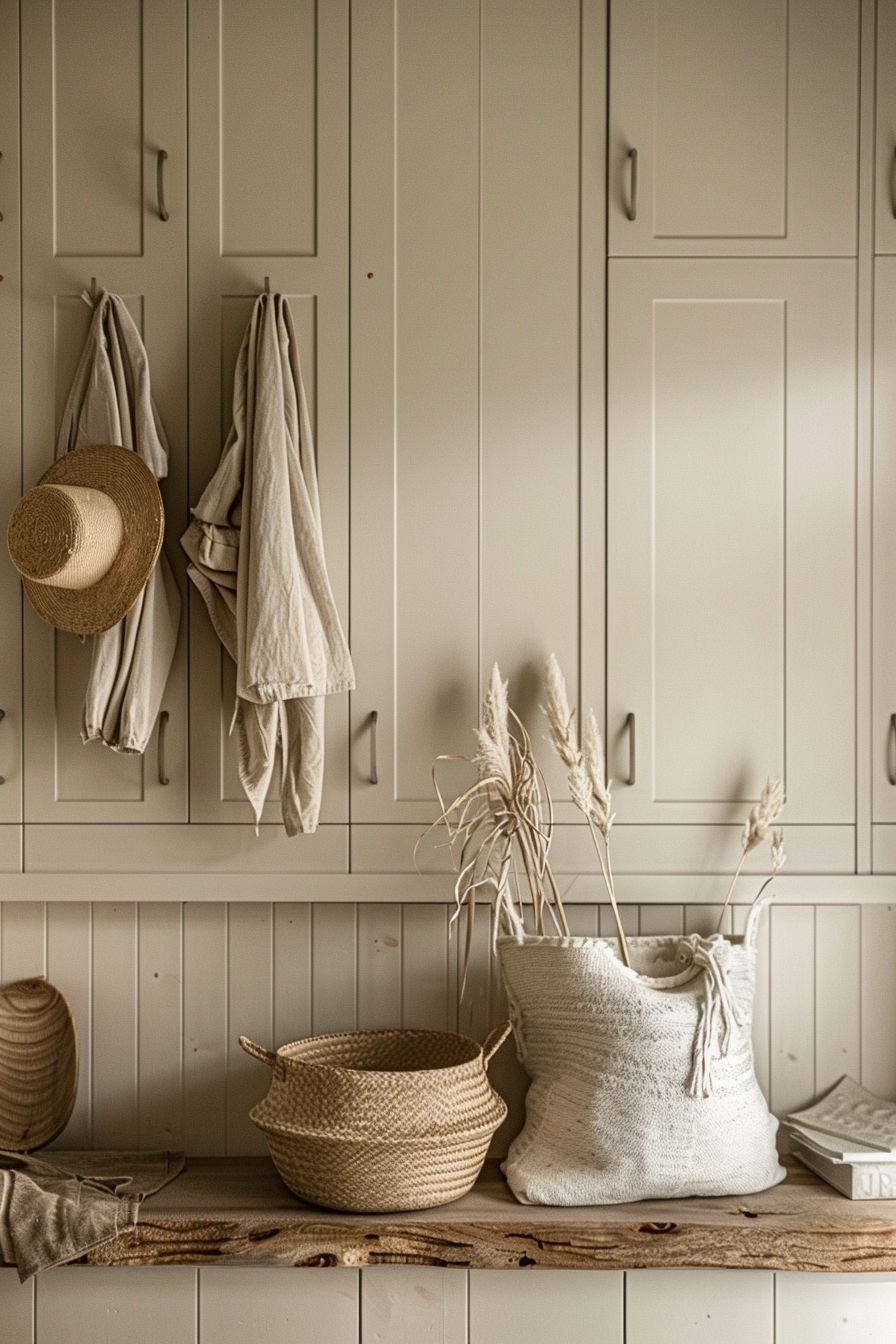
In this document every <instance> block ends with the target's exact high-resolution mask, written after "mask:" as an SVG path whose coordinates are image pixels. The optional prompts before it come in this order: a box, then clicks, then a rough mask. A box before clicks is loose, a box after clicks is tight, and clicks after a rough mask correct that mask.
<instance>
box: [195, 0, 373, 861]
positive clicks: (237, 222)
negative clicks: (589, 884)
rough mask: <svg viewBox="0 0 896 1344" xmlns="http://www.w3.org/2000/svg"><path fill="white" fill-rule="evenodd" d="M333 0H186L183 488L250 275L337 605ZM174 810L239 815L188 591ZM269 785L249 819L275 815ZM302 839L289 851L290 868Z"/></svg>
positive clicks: (343, 98) (340, 392) (337, 775)
mask: <svg viewBox="0 0 896 1344" xmlns="http://www.w3.org/2000/svg"><path fill="white" fill-rule="evenodd" d="M348 39H349V32H348V4H347V0H327V3H326V4H320V5H317V4H315V3H314V0H272V2H271V3H268V4H265V5H246V4H243V3H239V0H227V2H225V3H223V4H218V3H216V2H215V0H194V3H191V5H190V69H189V83H190V201H191V209H190V244H189V246H190V444H191V448H190V499H191V501H195V500H196V499H198V497H199V495H200V494H201V493H202V490H203V488H204V487H205V484H206V482H207V481H208V480H209V478H210V477H211V476H212V474H213V473H214V471H215V469H216V467H217V465H218V460H219V458H220V455H221V448H222V446H223V443H224V439H225V437H226V435H227V432H228V430H229V428H230V423H231V418H232V415H231V407H232V396H233V369H234V365H235V363H236V356H237V352H238V350H239V345H240V341H241V339H242V336H243V332H244V330H245V327H246V324H247V322H248V320H249V317H250V314H251V311H252V304H253V300H254V298H255V296H256V295H257V294H258V292H259V291H260V290H262V289H263V288H264V284H265V278H266V277H268V278H269V280H270V287H271V290H272V291H275V292H280V293H284V294H286V295H287V296H288V298H289V302H290V306H291V308H292V311H293V315H294V317H295V320H296V327H297V334H298V340H299V345H300V357H301V362H302V368H303V373H304V377H305V384H306V387H307V389H308V394H309V402H310V405H311V414H312V421H313V426H314V430H315V435H316V448H317V461H318V472H319V478H320V492H321V507H322V512H323V519H324V536H325V539H326V549H327V561H328V566H329V573H330V578H331V581H332V584H333V589H334V593H335V596H336V602H337V606H338V608H339V610H340V613H341V614H342V615H343V617H344V618H345V619H347V615H348V110H349V85H348V79H349V60H348V50H349V48H348ZM190 606H191V622H190V631H191V641H190V678H191V679H190V685H191V699H190V733H191V764H190V816H191V820H192V821H198V822H242V823H246V822H249V821H251V820H252V812H251V809H250V807H249V805H248V803H247V802H246V799H245V796H244V794H243V790H242V787H241V785H240V782H239V778H238V775H237V769H236V744H235V741H234V739H233V738H231V737H230V735H229V730H230V725H231V721H232V718H233V709H234V684H235V678H234V668H233V664H232V662H231V660H230V658H229V657H228V656H227V655H226V654H225V653H224V651H223V649H222V647H221V645H220V642H219V641H218V638H217V636H216V635H215V633H214V631H213V629H212V627H211V623H210V622H209V620H208V616H207V614H206V610H205V607H204V605H203V603H202V601H201V599H200V598H199V597H198V595H197V594H195V593H191V600H190ZM326 733H327V748H326V775H325V789H324V798H323V807H322V811H321V820H322V822H323V823H342V824H345V823H346V822H347V821H348V697H347V696H344V695H337V696H332V697H330V698H329V699H328V703H327V723H326ZM279 817H280V813H279V806H278V803H277V801H276V798H275V797H273V795H272V797H271V799H270V800H269V802H268V805H267V808H266V811H265V817H264V820H265V821H271V822H279ZM303 847H304V850H305V851H306V852H307V847H308V842H307V841H305V840H302V839H298V840H296V841H295V842H294V843H293V845H292V847H291V853H292V856H293V860H294V862H295V864H296V866H297V867H299V868H301V866H302V862H303Z"/></svg>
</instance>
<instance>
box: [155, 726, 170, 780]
mask: <svg viewBox="0 0 896 1344" xmlns="http://www.w3.org/2000/svg"><path fill="white" fill-rule="evenodd" d="M170 717H171V715H170V714H169V713H168V711H167V709H163V710H161V711H160V713H159V736H158V740H157V743H156V745H157V747H158V752H159V758H158V767H159V783H160V784H170V783H171V780H170V779H169V778H168V775H167V774H166V772H165V729H166V728H167V727H168V720H169V718H170Z"/></svg>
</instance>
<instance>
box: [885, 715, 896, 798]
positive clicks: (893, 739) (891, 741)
mask: <svg viewBox="0 0 896 1344" xmlns="http://www.w3.org/2000/svg"><path fill="white" fill-rule="evenodd" d="M894 754H896V714H891V715H890V729H889V733H888V735H887V779H888V780H889V782H890V783H891V784H893V785H896V762H894V759H893V757H894Z"/></svg>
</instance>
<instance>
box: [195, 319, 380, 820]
mask: <svg viewBox="0 0 896 1344" xmlns="http://www.w3.org/2000/svg"><path fill="white" fill-rule="evenodd" d="M181 544H182V545H183V547H184V550H185V551H186V553H187V555H188V557H189V559H190V566H189V568H188V570H187V573H188V574H189V576H190V578H191V580H192V581H193V583H194V584H195V585H196V587H197V589H198V590H199V592H200V593H201V594H202V597H203V599H204V601H205V604H206V606H207V608H208V613H209V616H210V618H211V621H212V624H213V626H214V628H215V631H216V633H217V635H218V638H219V639H220V640H221V643H222V644H223V646H224V648H225V649H226V650H227V652H228V653H229V654H230V656H231V658H232V659H233V660H234V662H235V663H236V696H237V698H236V708H235V712H234V724H235V727H236V731H237V738H238V745H239V774H240V781H241V783H242V785H243V789H244V790H245V793H246V796H247V798H248V799H249V802H250V803H251V804H252V808H253V811H254V813H255V820H256V824H257V823H258V822H259V821H260V819H261V813H262V808H263V807H264V802H265V798H266V796H267V792H268V788H269V786H270V783H271V779H272V777H273V774H274V768H275V763H276V759H277V755H278V752H279V756H280V766H281V768H280V797H281V814H282V818H283V824H284V826H285V828H286V831H287V834H289V835H296V834H298V833H299V832H310V831H313V830H315V829H316V828H317V822H318V816H319V813H320V800H321V793H322V789H323V775H324V702H323V697H324V696H326V695H332V694H334V693H335V692H338V691H346V690H351V689H352V688H353V687H354V684H355V680H354V671H353V669H352V662H351V657H350V655H349V651H348V645H347V643H346V640H345V635H344V634H343V631H342V626H341V624H340V621H339V615H338V613H337V611H336V604H335V602H334V599H333V593H332V589H331V587H330V581H329V578H328V575H327V568H326V562H325V559H324V544H323V533H322V529H321V514H320V500H319V497H318V486H317V469H316V463H315V457H314V443H313V439H312V434H311V422H310V419H309V414H308V404H307V401H306V398H305V388H304V385H303V382H302V373H301V369H300V366H299V353H298V346H297V344H296V335H295V328H294V325H293V320H292V314H291V313H290V311H289V305H288V304H287V302H286V299H285V298H283V297H282V295H279V294H262V295H260V296H259V298H258V299H257V300H256V303H255V307H254V309H253V312H252V318H251V321H250V323H249V326H248V328H247V330H246V333H245V336H244V337H243V342H242V345H241V347H240V352H239V356H238V358H237V364H236V372H235V375H234V383H233V425H232V428H231V430H230V433H229V435H228V437H227V442H226V443H225V445H224V451H223V453H222V456H221V461H220V464H219V466H218V469H217V471H216V472H215V475H214V476H213V477H212V479H211V481H210V482H209V483H208V485H207V486H206V488H205V490H204V492H203V494H202V497H201V498H200V500H199V503H198V504H197V505H196V507H195V509H194V510H193V521H192V522H191V524H190V526H189V527H188V528H187V531H186V532H185V533H184V535H183V537H182V538H181Z"/></svg>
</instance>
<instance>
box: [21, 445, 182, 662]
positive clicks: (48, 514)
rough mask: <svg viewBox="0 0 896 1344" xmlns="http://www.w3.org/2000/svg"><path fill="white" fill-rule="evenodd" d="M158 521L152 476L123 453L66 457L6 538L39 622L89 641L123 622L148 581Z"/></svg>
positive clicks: (29, 497) (101, 448)
mask: <svg viewBox="0 0 896 1344" xmlns="http://www.w3.org/2000/svg"><path fill="white" fill-rule="evenodd" d="M164 525H165V513H164V509H163V507H162V497H161V495H160V494H159V486H158V482H157V481H156V478H155V476H153V474H152V472H151V471H150V470H149V468H148V467H147V465H146V463H145V462H144V461H143V459H142V458H141V457H140V456H139V455H138V454H137V453H135V452H132V451H131V450H130V449H129V448H120V447H116V446H112V445H109V444H91V445H89V446H88V447H86V448H75V449H74V450H73V451H72V452H70V453H65V454H64V455H63V456H62V457H60V458H59V459H58V461H56V462H54V463H53V465H52V467H50V469H49V471H47V472H45V473H44V475H43V476H42V477H41V478H40V480H39V481H38V483H37V485H36V486H34V488H33V489H32V490H29V491H28V493H27V494H26V495H23V496H22V498H21V499H20V500H19V502H18V504H17V505H16V507H15V509H14V510H13V514H12V517H11V518H10V520H9V528H8V530H7V534H6V544H7V546H8V548H9V554H10V558H11V559H12V562H13V564H14V565H15V567H16V569H17V570H18V571H19V573H20V574H21V576H22V580H23V582H24V586H25V592H26V593H27V595H28V598H29V601H30V602H31V605H32V606H33V607H34V609H35V611H36V612H37V614H38V615H39V616H42V617H43V619H44V620H45V621H49V622H50V624H51V625H55V626H56V628H57V629H59V630H70V631H72V632H73V633H74V634H76V635H95V634H98V633H99V632H100V631H101V630H109V629H110V628H111V627H112V626H113V625H117V624H118V622H119V621H120V620H121V619H122V617H124V616H126V615H127V613H128V612H129V611H130V609H131V607H132V606H133V605H134V603H135V602H136V601H137V598H138V597H139V596H140V592H141V590H142V588H143V586H144V584H145V583H146V580H147V579H148V578H149V576H150V574H151V573H152V569H153V566H154V565H155V563H156V559H157V558H158V554H159V550H160V548H161V545H162V533H163V531H164Z"/></svg>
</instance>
